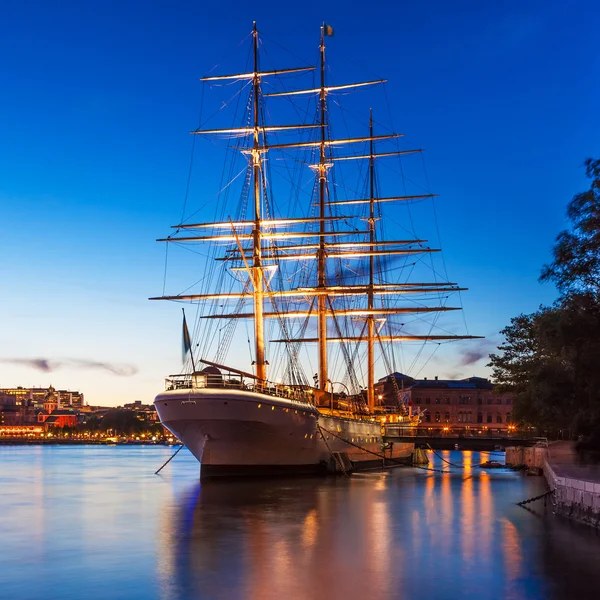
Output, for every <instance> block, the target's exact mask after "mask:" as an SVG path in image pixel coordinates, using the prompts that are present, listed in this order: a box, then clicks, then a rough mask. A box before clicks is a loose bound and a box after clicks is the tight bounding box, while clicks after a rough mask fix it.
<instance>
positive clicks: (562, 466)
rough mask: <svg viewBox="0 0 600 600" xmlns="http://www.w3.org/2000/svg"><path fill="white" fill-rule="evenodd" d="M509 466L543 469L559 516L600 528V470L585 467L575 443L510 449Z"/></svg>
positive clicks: (591, 466)
mask: <svg viewBox="0 0 600 600" xmlns="http://www.w3.org/2000/svg"><path fill="white" fill-rule="evenodd" d="M506 464H507V465H508V466H514V467H528V468H537V469H541V470H542V471H543V473H544V477H545V478H546V482H547V483H548V486H549V487H550V489H551V490H554V509H555V512H556V514H559V515H563V516H565V517H568V518H569V519H573V520H575V521H579V522H581V523H585V524H587V525H592V526H594V527H598V526H599V525H600V467H599V466H595V465H585V464H581V463H580V462H579V461H578V459H577V455H576V452H575V448H574V444H573V443H571V442H555V443H551V444H549V445H548V447H544V446H535V447H533V448H514V447H513V448H507V449H506Z"/></svg>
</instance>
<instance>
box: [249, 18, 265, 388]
mask: <svg viewBox="0 0 600 600" xmlns="http://www.w3.org/2000/svg"><path fill="white" fill-rule="evenodd" d="M252 37H253V53H254V73H253V77H252V94H253V97H252V100H253V113H254V132H253V133H254V136H253V137H254V144H253V147H252V171H253V183H254V228H253V230H252V255H253V261H252V283H253V286H254V294H253V297H254V344H255V355H256V356H255V362H256V377H257V378H258V380H259V381H261V380H263V381H264V380H266V379H267V368H266V365H265V338H264V317H263V305H264V302H263V300H264V285H263V271H262V264H261V263H262V260H261V258H262V257H261V207H260V201H261V193H260V182H261V174H260V167H261V151H260V139H259V102H258V100H259V98H258V95H259V91H260V76H259V71H258V30H257V29H256V21H254V25H253V28H252Z"/></svg>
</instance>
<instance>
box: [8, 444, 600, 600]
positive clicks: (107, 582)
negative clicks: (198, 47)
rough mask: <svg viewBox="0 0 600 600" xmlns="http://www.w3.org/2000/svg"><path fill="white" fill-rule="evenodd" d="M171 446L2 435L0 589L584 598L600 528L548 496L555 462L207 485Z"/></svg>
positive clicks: (12, 593)
mask: <svg viewBox="0 0 600 600" xmlns="http://www.w3.org/2000/svg"><path fill="white" fill-rule="evenodd" d="M172 451H173V450H172V449H170V448H162V447H152V446H147V447H146V446H134V447H92V446H89V447H81V446H80V447H70V446H64V447H61V446H49V447H41V446H32V447H10V446H0V490H1V492H0V539H1V541H2V543H1V545H0V598H5V597H6V598H11V599H13V600H28V599H32V600H33V599H36V600H37V599H38V598H45V599H53V598H60V599H61V600H68V599H79V598H85V599H86V600H95V599H100V598H102V599H104V598H132V599H138V598H139V599H144V600H152V599H157V600H184V599H188V598H194V599H227V600H229V599H237V598H252V599H254V598H259V599H265V600H268V599H271V598H273V599H275V598H286V599H288V600H301V599H302V600H304V599H307V598H314V599H318V600H320V599H326V598H328V599H337V598H343V599H354V598H360V599H363V598H364V599H379V598H382V599H387V598H392V599H395V598H398V599H404V598H406V599H411V598H419V599H424V598H435V599H437V598H440V599H442V598H444V599H445V598H448V599H451V598H459V597H460V598H469V597H477V598H478V599H492V598H494V599H495V598H511V599H512V598H514V599H520V598H525V599H529V598H531V599H533V598H560V599H562V598H572V597H578V598H586V597H590V598H591V597H596V593H595V590H598V589H599V587H600V569H598V564H599V563H598V557H599V556H600V538H599V537H598V536H597V535H596V534H595V533H594V532H593V531H592V530H589V529H587V528H584V527H580V526H575V525H572V524H570V523H567V522H565V521H562V520H558V519H556V518H555V517H554V516H553V515H552V514H551V513H550V509H549V508H548V510H547V512H545V511H544V508H543V504H542V503H540V502H538V503H536V504H533V505H530V506H532V507H533V508H534V510H535V512H533V513H532V512H529V511H526V510H524V509H522V508H519V507H517V506H515V502H517V501H519V500H522V499H524V498H527V497H531V496H534V495H537V494H539V493H540V492H541V491H542V490H543V489H544V483H543V480H542V479H541V478H535V477H532V478H528V477H524V476H523V475H521V474H517V473H512V472H510V471H506V470H497V471H488V472H486V471H483V470H482V469H480V468H479V466H478V465H479V463H480V462H481V461H482V460H486V459H487V458H488V456H487V455H480V454H479V453H476V452H464V453H460V452H443V453H439V454H440V456H441V457H443V458H444V459H446V460H448V461H450V462H452V463H454V464H459V465H462V466H463V467H464V468H457V467H449V466H448V465H447V464H446V463H444V462H442V461H441V460H440V458H438V457H435V456H433V455H432V454H431V453H430V454H429V456H430V459H433V460H434V463H433V465H432V466H434V467H436V468H444V469H450V470H451V471H452V472H451V474H449V475H442V474H440V473H436V472H431V471H425V470H413V469H395V470H393V471H389V472H386V473H379V472H374V473H367V474H357V475H354V476H352V477H351V478H342V477H340V478H330V479H313V478H307V479H286V480H261V481H238V482H233V481H230V482H216V483H211V484H208V485H202V486H200V485H199V483H198V466H197V464H196V462H195V460H194V459H193V458H192V457H191V455H190V454H189V453H187V451H183V452H181V453H180V454H179V455H178V456H177V458H176V459H175V460H174V461H173V462H172V463H170V464H169V466H168V467H166V468H165V469H164V470H163V471H162V473H161V475H160V476H155V475H154V474H153V473H154V471H155V470H156V469H157V468H158V466H160V465H161V464H162V463H163V462H164V461H165V460H166V458H167V457H168V456H169V455H170V454H171V453H172Z"/></svg>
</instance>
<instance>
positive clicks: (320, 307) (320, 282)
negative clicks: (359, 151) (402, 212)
mask: <svg viewBox="0 0 600 600" xmlns="http://www.w3.org/2000/svg"><path fill="white" fill-rule="evenodd" d="M319 49H320V54H321V89H320V90H319V107H320V110H319V112H320V116H321V122H320V125H321V144H320V147H319V170H318V172H319V217H320V229H319V233H320V234H321V236H320V240H319V250H318V251H317V287H319V288H325V287H326V285H327V282H326V278H325V191H326V186H327V166H326V164H325V141H326V140H325V138H326V131H325V108H326V102H325V95H326V90H325V24H324V23H323V25H322V26H321V46H320V48H319ZM326 302H327V298H326V296H325V295H321V296H318V298H317V318H318V321H317V332H318V334H317V337H318V338H319V390H321V391H322V392H325V391H326V388H327V379H328V374H327V308H326Z"/></svg>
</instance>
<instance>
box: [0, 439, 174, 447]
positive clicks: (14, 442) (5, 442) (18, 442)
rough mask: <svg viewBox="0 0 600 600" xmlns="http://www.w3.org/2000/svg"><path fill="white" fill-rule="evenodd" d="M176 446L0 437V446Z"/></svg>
mask: <svg viewBox="0 0 600 600" xmlns="http://www.w3.org/2000/svg"><path fill="white" fill-rule="evenodd" d="M59 445H64V446H177V445H178V444H167V443H165V442H153V441H143V442H142V441H137V440H135V441H133V442H107V441H104V440H68V439H65V440H56V439H54V440H53V439H49V440H43V439H32V440H23V439H0V446H59Z"/></svg>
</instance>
